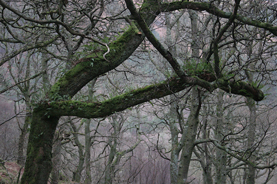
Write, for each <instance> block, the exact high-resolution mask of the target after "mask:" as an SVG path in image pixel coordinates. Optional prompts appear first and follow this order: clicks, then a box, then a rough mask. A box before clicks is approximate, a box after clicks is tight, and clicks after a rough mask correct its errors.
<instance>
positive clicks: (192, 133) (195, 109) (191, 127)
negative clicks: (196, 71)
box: [178, 86, 201, 184]
mask: <svg viewBox="0 0 277 184" xmlns="http://www.w3.org/2000/svg"><path fill="white" fill-rule="evenodd" d="M191 93H192V94H191V107H190V114H189V117H188V121H187V129H186V130H185V131H184V133H183V137H182V139H181V144H183V148H182V154H181V158H180V165H179V174H178V184H184V183H189V181H188V171H189V165H190V161H191V156H192V152H193V149H194V141H195V137H196V134H197V127H198V123H199V119H198V117H199V111H200V108H201V103H200V99H199V98H200V96H199V94H198V91H197V86H196V87H193V89H192V92H191Z"/></svg>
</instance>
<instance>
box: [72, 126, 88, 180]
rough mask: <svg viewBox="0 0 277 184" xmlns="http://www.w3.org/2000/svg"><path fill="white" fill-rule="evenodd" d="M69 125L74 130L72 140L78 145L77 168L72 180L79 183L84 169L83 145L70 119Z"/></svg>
mask: <svg viewBox="0 0 277 184" xmlns="http://www.w3.org/2000/svg"><path fill="white" fill-rule="evenodd" d="M70 125H71V127H72V129H73V132H74V133H73V137H74V142H75V144H76V145H77V147H78V154H79V161H78V166H77V169H76V170H75V171H74V172H73V177H72V181H76V182H78V183H79V182H80V181H81V176H82V171H83V169H84V162H85V156H84V151H83V145H82V144H81V142H80V141H79V137H78V134H77V132H78V130H77V128H76V127H75V125H74V123H73V122H71V121H70Z"/></svg>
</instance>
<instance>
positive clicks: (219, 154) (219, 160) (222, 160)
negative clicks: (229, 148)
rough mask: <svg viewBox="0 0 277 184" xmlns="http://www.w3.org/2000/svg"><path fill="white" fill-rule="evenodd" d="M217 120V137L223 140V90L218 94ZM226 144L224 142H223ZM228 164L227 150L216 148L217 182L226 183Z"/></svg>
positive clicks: (218, 183)
mask: <svg viewBox="0 0 277 184" xmlns="http://www.w3.org/2000/svg"><path fill="white" fill-rule="evenodd" d="M217 100H218V101H217V107H216V113H217V120H216V127H215V138H216V139H217V140H218V141H219V142H221V140H222V139H223V136H224V122H223V92H222V91H219V92H218V95H217ZM223 144H224V143H223ZM226 164H227V154H226V152H225V151H223V150H220V149H216V164H215V166H216V178H215V179H216V180H215V183H216V184H225V183H226V176H227V173H226V172H227V171H226Z"/></svg>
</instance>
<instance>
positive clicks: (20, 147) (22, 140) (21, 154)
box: [17, 114, 32, 166]
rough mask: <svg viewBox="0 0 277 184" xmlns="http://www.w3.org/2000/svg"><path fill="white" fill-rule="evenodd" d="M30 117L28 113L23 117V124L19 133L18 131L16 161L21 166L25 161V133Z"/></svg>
mask: <svg viewBox="0 0 277 184" xmlns="http://www.w3.org/2000/svg"><path fill="white" fill-rule="evenodd" d="M31 119H32V118H31V117H30V115H29V114H28V115H27V116H26V118H25V121H24V125H23V127H22V129H21V133H20V136H19V140H18V156H17V163H18V164H19V165H21V166H23V165H24V163H25V156H24V145H25V142H26V135H27V133H28V132H27V130H28V127H29V125H30V123H31Z"/></svg>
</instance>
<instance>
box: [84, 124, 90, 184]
mask: <svg viewBox="0 0 277 184" xmlns="http://www.w3.org/2000/svg"><path fill="white" fill-rule="evenodd" d="M84 121H85V161H86V179H85V184H91V171H90V146H91V137H90V119H85V120H84Z"/></svg>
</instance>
